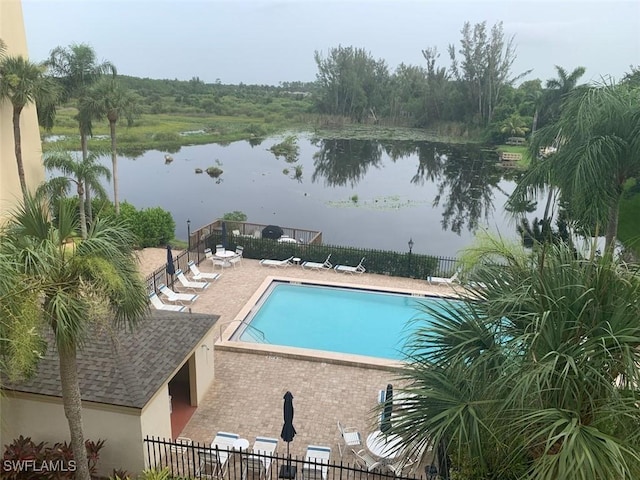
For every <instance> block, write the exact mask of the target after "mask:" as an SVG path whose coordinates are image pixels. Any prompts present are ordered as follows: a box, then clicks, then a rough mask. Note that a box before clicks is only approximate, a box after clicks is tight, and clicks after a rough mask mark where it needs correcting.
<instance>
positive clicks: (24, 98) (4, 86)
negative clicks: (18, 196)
mask: <svg viewBox="0 0 640 480" xmlns="http://www.w3.org/2000/svg"><path fill="white" fill-rule="evenodd" d="M45 71H46V67H45V66H44V65H43V64H38V63H33V62H30V61H29V60H28V59H26V58H25V57H21V56H5V57H2V60H0V79H1V81H0V101H1V100H4V99H6V100H9V101H10V102H11V105H12V106H13V114H12V120H13V141H14V151H15V156H16V163H17V164H18V178H19V180H20V188H21V190H22V196H23V198H26V195H27V180H26V177H25V172H24V163H23V161H22V135H21V130H20V116H21V115H22V111H23V110H24V107H26V106H27V105H28V104H31V103H36V102H41V103H42V104H49V105H52V104H55V102H56V101H57V99H58V96H59V90H58V87H57V85H56V83H55V82H54V81H53V80H52V79H50V78H48V77H46V76H45Z"/></svg>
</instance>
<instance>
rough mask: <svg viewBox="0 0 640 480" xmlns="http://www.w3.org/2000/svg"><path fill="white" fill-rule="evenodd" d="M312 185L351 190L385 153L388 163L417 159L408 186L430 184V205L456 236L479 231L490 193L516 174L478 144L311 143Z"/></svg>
mask: <svg viewBox="0 0 640 480" xmlns="http://www.w3.org/2000/svg"><path fill="white" fill-rule="evenodd" d="M313 144H314V145H315V146H317V147H318V148H319V150H318V152H317V153H316V154H315V155H314V166H315V171H314V173H313V176H312V180H313V181H314V182H316V181H318V180H319V179H320V178H324V181H325V185H327V186H345V185H350V186H351V187H355V186H356V185H357V184H358V182H359V181H360V180H362V179H363V178H364V176H365V175H366V173H367V171H368V169H369V168H370V167H371V166H374V167H379V166H380V164H381V161H382V153H383V152H384V153H385V154H386V155H387V156H388V157H389V158H390V159H391V160H392V161H393V162H397V161H398V160H402V159H404V158H408V157H412V156H417V158H418V167H417V170H416V173H415V175H413V177H411V179H410V182H411V183H412V184H415V185H425V184H426V183H432V184H434V185H435V186H436V189H437V193H436V196H435V198H433V206H434V207H437V206H441V207H442V210H443V212H442V222H441V224H442V228H443V229H445V230H451V231H453V232H455V233H458V234H459V233H461V231H462V230H463V229H465V228H466V229H469V230H471V231H473V230H475V229H477V228H478V224H479V222H480V220H481V219H485V220H486V219H488V217H489V214H490V213H492V212H493V210H494V205H493V198H494V193H495V190H500V187H499V182H500V181H501V180H502V179H503V178H505V179H509V180H513V177H514V176H516V174H515V173H513V172H511V171H509V170H502V169H500V168H499V167H497V166H496V160H497V159H496V155H495V152H493V151H487V150H485V149H483V148H482V147H480V146H478V145H453V144H446V143H431V142H418V141H409V140H406V141H384V142H377V141H371V140H348V139H315V140H313Z"/></svg>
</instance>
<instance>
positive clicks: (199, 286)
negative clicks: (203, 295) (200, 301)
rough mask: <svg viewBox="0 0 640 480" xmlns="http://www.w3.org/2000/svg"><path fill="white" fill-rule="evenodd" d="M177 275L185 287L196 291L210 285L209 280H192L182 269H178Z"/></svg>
mask: <svg viewBox="0 0 640 480" xmlns="http://www.w3.org/2000/svg"><path fill="white" fill-rule="evenodd" d="M176 277H178V281H179V282H180V285H182V287H183V288H186V289H187V290H191V291H196V290H204V289H205V288H207V287H208V286H209V282H192V281H190V280H187V277H185V276H184V272H183V271H182V270H176Z"/></svg>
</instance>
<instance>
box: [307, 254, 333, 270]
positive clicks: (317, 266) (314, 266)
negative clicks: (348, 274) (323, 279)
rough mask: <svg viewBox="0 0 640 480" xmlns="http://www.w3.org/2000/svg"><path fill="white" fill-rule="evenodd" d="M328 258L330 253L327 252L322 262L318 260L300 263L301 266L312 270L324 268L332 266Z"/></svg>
mask: <svg viewBox="0 0 640 480" xmlns="http://www.w3.org/2000/svg"><path fill="white" fill-rule="evenodd" d="M330 258H331V254H329V256H328V257H327V259H326V260H325V261H324V263H320V262H303V263H302V268H311V269H314V270H323V269H325V268H326V269H329V268H332V267H333V265H331V262H329V259H330Z"/></svg>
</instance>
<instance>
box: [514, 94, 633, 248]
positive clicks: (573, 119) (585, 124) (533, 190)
mask: <svg viewBox="0 0 640 480" xmlns="http://www.w3.org/2000/svg"><path fill="white" fill-rule="evenodd" d="M639 99H640V94H639V93H638V91H636V90H633V89H632V88H630V87H629V86H627V85H615V84H604V85H596V86H591V87H588V88H584V89H579V90H574V91H573V92H572V93H570V94H569V96H568V97H567V99H566V101H565V103H564V106H563V109H562V111H561V115H560V117H559V118H558V120H557V122H556V123H555V124H552V125H548V126H546V127H543V128H542V129H540V130H539V131H538V133H537V134H536V136H535V137H534V139H533V140H532V142H531V145H530V148H531V153H532V155H531V156H532V158H533V160H532V164H531V167H530V169H529V170H528V172H527V173H526V174H525V176H524V177H523V178H522V179H521V181H520V182H519V183H518V186H517V187H516V189H515V191H514V193H513V194H512V196H513V198H514V199H522V198H535V197H536V196H537V193H538V192H539V191H540V190H542V189H544V188H553V187H557V188H558V189H559V190H560V193H561V199H564V200H565V201H566V202H568V201H570V202H571V209H570V212H569V213H570V214H571V216H572V217H573V218H572V220H578V221H579V223H580V224H581V225H582V226H583V227H584V228H585V229H588V230H591V231H592V232H593V230H594V228H593V227H594V226H595V227H598V226H599V225H606V231H605V237H606V245H607V248H611V247H612V246H613V245H614V241H615V237H616V234H617V230H618V210H619V203H620V199H621V197H622V193H623V185H624V184H625V182H626V181H627V180H628V179H630V178H637V177H638V176H639V175H640V140H639V138H638V135H639V133H640V103H639ZM558 138H559V139H560V141H559V148H558V151H557V152H556V153H555V154H553V155H552V156H551V157H550V158H549V159H537V158H536V157H537V156H538V152H539V151H540V149H541V148H543V147H545V146H547V145H551V144H553V143H554V141H556V140H557V139H558Z"/></svg>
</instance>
